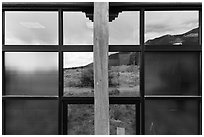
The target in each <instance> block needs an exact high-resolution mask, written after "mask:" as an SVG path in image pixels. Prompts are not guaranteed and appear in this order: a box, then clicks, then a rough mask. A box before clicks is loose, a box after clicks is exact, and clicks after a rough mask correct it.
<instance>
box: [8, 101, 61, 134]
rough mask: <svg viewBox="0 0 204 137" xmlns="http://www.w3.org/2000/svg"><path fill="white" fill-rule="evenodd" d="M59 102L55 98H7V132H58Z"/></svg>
mask: <svg viewBox="0 0 204 137" xmlns="http://www.w3.org/2000/svg"><path fill="white" fill-rule="evenodd" d="M57 110H58V104H57V102H56V101H54V100H52V101H51V100H7V101H6V108H5V115H6V119H5V120H6V134H8V135H53V134H55V135H56V134H58V112H57Z"/></svg>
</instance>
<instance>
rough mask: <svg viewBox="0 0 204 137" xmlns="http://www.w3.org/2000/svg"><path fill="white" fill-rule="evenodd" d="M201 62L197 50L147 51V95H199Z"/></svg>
mask: <svg viewBox="0 0 204 137" xmlns="http://www.w3.org/2000/svg"><path fill="white" fill-rule="evenodd" d="M199 63H200V62H199V54H198V53H196V52H147V53H146V54H145V91H146V95H198V94H199V93H198V91H199V90H198V89H199V88H198V87H199V77H200V76H199V73H198V72H199Z"/></svg>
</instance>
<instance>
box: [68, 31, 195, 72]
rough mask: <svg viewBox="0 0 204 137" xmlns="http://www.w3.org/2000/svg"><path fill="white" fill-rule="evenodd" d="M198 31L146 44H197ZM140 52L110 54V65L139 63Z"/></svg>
mask: <svg viewBox="0 0 204 137" xmlns="http://www.w3.org/2000/svg"><path fill="white" fill-rule="evenodd" d="M198 32H199V28H195V29H192V30H190V31H188V32H186V33H184V34H180V35H164V36H161V37H158V38H155V39H151V40H148V41H147V42H146V43H145V45H197V44H198ZM139 54H140V53H139V52H118V53H115V54H111V55H109V57H108V58H109V62H108V64H109V66H120V65H131V64H136V65H138V64H139V59H140V58H139V57H140V56H139ZM85 67H93V63H90V64H88V65H86V66H81V67H74V68H69V69H76V68H85Z"/></svg>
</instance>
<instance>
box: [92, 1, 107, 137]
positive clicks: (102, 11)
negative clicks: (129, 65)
mask: <svg viewBox="0 0 204 137" xmlns="http://www.w3.org/2000/svg"><path fill="white" fill-rule="evenodd" d="M108 8H109V5H108V2H95V3H94V47H93V51H94V103H95V109H94V114H95V119H94V126H95V134H96V135H109V98H108V37H109V33H108V17H109V16H108V12H109V9H108Z"/></svg>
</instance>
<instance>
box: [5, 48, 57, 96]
mask: <svg viewBox="0 0 204 137" xmlns="http://www.w3.org/2000/svg"><path fill="white" fill-rule="evenodd" d="M5 76H6V95H57V93H58V53H57V52H6V53H5Z"/></svg>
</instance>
